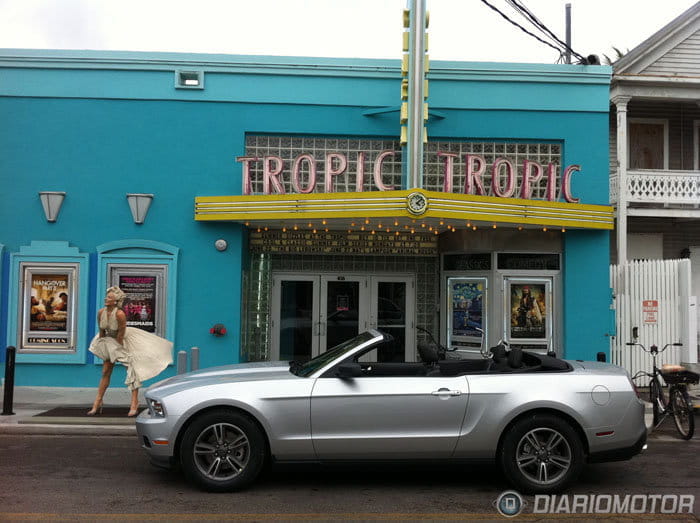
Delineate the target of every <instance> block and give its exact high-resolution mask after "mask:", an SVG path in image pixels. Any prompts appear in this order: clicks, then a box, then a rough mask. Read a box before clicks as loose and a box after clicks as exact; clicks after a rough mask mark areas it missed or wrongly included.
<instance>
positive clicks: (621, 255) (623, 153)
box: [612, 96, 632, 264]
mask: <svg viewBox="0 0 700 523" xmlns="http://www.w3.org/2000/svg"><path fill="white" fill-rule="evenodd" d="M631 98H632V97H631V96H615V97H614V98H613V99H612V102H613V103H614V104H615V109H616V111H617V206H616V212H617V229H616V232H617V263H618V264H623V263H625V262H626V261H627V103H628V102H629V101H630V99H631Z"/></svg>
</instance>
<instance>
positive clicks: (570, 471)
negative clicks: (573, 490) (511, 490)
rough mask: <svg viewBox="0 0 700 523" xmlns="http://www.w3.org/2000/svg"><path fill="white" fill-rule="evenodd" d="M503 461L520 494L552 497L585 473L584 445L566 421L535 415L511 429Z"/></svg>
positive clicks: (551, 416) (502, 463)
mask: <svg viewBox="0 0 700 523" xmlns="http://www.w3.org/2000/svg"><path fill="white" fill-rule="evenodd" d="M499 460H500V465H501V469H502V470H503V473H504V474H505V475H506V477H507V478H508V480H509V481H510V482H511V483H512V484H513V485H514V486H515V487H516V488H517V489H518V490H519V491H521V492H523V493H526V494H550V493H555V492H559V491H561V490H562V489H564V488H566V486H567V485H569V484H571V482H572V481H574V480H575V479H576V478H577V477H578V475H579V474H580V473H581V469H582V467H583V462H584V454H583V445H582V444H581V440H580V438H579V436H578V434H577V433H576V431H575V430H574V428H573V427H572V426H571V425H570V424H569V423H567V422H566V421H565V420H563V419H562V418H559V417H557V416H554V415H551V414H533V415H531V416H528V417H526V418H523V419H520V420H518V421H517V422H516V423H515V424H514V425H513V426H512V427H511V428H510V429H508V432H507V433H506V434H505V436H504V438H503V442H502V445H501V449H500V456H499Z"/></svg>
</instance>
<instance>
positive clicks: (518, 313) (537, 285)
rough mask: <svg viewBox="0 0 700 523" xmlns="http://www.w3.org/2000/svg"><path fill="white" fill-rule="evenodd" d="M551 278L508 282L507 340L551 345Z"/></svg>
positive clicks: (507, 280)
mask: <svg viewBox="0 0 700 523" xmlns="http://www.w3.org/2000/svg"><path fill="white" fill-rule="evenodd" d="M551 286H552V283H551V280H550V279H549V278H528V279H521V278H506V280H505V286H504V291H505V300H504V302H505V304H506V321H507V328H506V333H507V338H508V341H509V342H511V343H520V342H524V343H535V344H537V342H540V343H541V344H543V345H545V344H546V345H549V342H550V341H551V337H552V292H551Z"/></svg>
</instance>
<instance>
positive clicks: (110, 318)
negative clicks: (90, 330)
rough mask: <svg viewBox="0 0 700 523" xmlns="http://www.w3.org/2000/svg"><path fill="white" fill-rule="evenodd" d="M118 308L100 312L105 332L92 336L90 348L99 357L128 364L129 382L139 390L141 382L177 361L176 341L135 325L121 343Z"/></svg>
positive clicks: (128, 385)
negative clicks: (118, 334) (101, 334)
mask: <svg viewBox="0 0 700 523" xmlns="http://www.w3.org/2000/svg"><path fill="white" fill-rule="evenodd" d="M117 310H118V309H116V308H115V309H114V310H113V311H112V312H111V313H108V312H107V310H106V309H105V310H104V311H103V312H102V314H100V315H99V326H100V329H101V330H104V331H105V336H103V337H102V338H100V335H99V333H98V334H97V336H95V337H94V338H93V339H92V342H91V343H90V347H89V349H88V350H89V351H90V352H92V353H93V354H94V355H95V356H97V357H98V358H100V359H103V360H105V361H111V362H112V363H115V362H119V363H123V364H124V365H126V381H125V382H124V383H125V384H126V386H127V387H129V389H130V390H134V389H138V388H140V387H141V383H142V382H144V381H146V380H149V379H151V378H153V377H154V376H157V375H158V374H160V373H161V372H162V371H163V369H165V368H166V367H167V366H168V365H170V364H171V363H172V362H173V343H172V342H171V341H168V340H166V339H163V338H161V337H160V336H156V335H155V334H151V333H150V332H146V331H144V330H141V329H137V328H135V327H127V328H126V331H125V333H124V345H120V344H119V343H117V331H118V330H119V323H118V322H117Z"/></svg>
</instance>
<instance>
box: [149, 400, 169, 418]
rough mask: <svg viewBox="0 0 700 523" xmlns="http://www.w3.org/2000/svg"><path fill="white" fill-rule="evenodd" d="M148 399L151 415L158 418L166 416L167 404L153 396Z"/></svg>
mask: <svg viewBox="0 0 700 523" xmlns="http://www.w3.org/2000/svg"><path fill="white" fill-rule="evenodd" d="M147 401H148V410H149V411H150V413H151V416H155V417H157V418H164V417H165V406H164V405H163V403H162V402H161V401H158V400H154V399H152V398H147Z"/></svg>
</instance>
